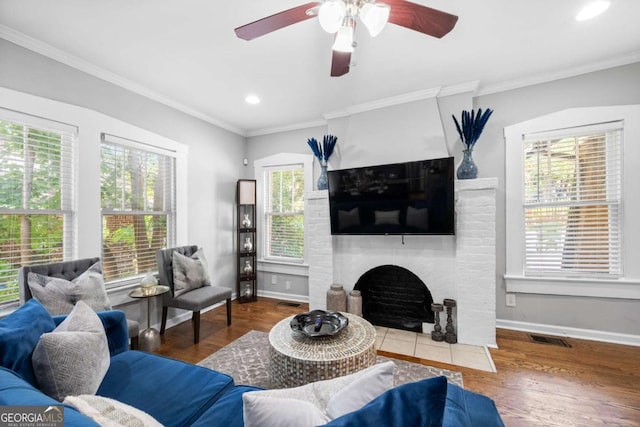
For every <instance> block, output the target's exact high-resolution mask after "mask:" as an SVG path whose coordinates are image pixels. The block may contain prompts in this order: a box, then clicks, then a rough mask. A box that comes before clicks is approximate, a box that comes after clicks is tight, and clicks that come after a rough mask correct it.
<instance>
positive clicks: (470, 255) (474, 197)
mask: <svg viewBox="0 0 640 427" xmlns="http://www.w3.org/2000/svg"><path fill="white" fill-rule="evenodd" d="M497 184H498V182H497V179H496V178H482V179H474V180H463V181H456V235H455V236H414V235H407V236H404V238H403V236H332V235H331V229H330V222H329V201H328V193H327V192H326V191H313V192H311V193H307V195H306V198H305V199H306V200H305V218H306V225H305V227H306V228H305V231H306V233H305V234H306V235H307V240H306V241H307V245H308V246H307V250H308V251H309V253H310V254H311V255H310V256H309V306H310V309H312V310H314V309H325V308H326V292H327V290H328V289H329V287H330V286H331V284H332V283H339V284H341V285H343V286H344V288H345V290H347V291H349V290H351V289H353V287H354V286H355V284H356V283H357V281H358V279H359V278H360V277H361V276H362V275H363V274H364V273H366V272H367V271H369V270H371V269H374V268H376V267H378V266H382V265H396V266H400V267H403V268H405V269H407V270H409V271H410V272H412V273H413V274H415V275H416V276H417V277H418V278H419V279H420V280H422V281H423V282H425V283H428V287H429V291H430V293H431V295H432V297H433V301H434V302H442V300H443V299H444V298H453V299H455V300H456V301H457V307H456V308H455V309H454V317H455V323H456V332H457V334H458V342H460V343H464V344H474V345H488V346H492V347H495V346H496V339H495V323H496V306H495V304H496V273H495V262H496V258H495V216H496V215H495V212H496V188H497ZM425 332H430V331H425Z"/></svg>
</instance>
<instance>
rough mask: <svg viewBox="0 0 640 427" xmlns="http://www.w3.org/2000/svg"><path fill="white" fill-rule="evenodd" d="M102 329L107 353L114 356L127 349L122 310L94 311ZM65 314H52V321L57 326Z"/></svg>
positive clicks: (125, 320) (127, 337) (126, 333)
mask: <svg viewBox="0 0 640 427" xmlns="http://www.w3.org/2000/svg"><path fill="white" fill-rule="evenodd" d="M96 314H97V315H98V317H99V318H100V320H101V321H102V325H103V326H104V330H105V332H106V333H107V341H108V343H109V353H111V356H112V357H113V356H115V355H116V354H118V353H122V352H123V351H126V350H128V349H129V329H128V327H127V318H126V316H125V314H124V311H120V310H108V311H98V312H97V313H96ZM66 318H67V316H66V315H64V316H53V321H54V322H55V324H56V326H58V325H59V324H60V323H62V321H63V320H64V319H66Z"/></svg>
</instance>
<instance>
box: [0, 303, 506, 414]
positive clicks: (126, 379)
mask: <svg viewBox="0 0 640 427" xmlns="http://www.w3.org/2000/svg"><path fill="white" fill-rule="evenodd" d="M43 312H44V313H46V315H45V314H43ZM47 316H48V313H47V312H46V310H45V309H44V307H43V306H42V305H41V304H40V303H38V302H37V301H36V300H33V299H32V300H29V301H28V302H27V303H26V304H24V305H23V306H22V307H20V309H18V310H17V311H16V312H14V313H13V314H11V315H10V316H9V317H7V318H5V319H2V320H0V405H2V406H6V405H11V406H13V405H20V406H24V405H41V406H50V405H60V402H58V401H56V400H54V399H53V398H51V397H49V396H47V395H45V394H44V393H43V392H41V391H40V390H38V388H37V383H36V380H35V378H34V374H33V369H32V367H31V353H32V352H33V348H34V347H35V345H36V344H37V342H38V339H39V337H40V335H41V334H42V333H43V332H50V331H51V330H53V329H54V328H55V326H56V325H57V324H59V323H60V322H61V321H62V320H63V319H64V316H56V317H53V318H52V317H51V316H48V318H47ZM98 316H99V318H100V320H101V321H102V324H103V325H104V327H105V331H106V333H107V341H108V344H109V351H110V354H111V362H110V366H109V369H108V371H107V373H106V375H105V377H104V379H103V381H102V383H101V385H100V387H99V389H98V391H97V393H96V394H97V395H99V396H103V397H109V398H113V399H116V400H118V401H120V402H123V403H126V404H128V405H130V406H133V407H135V408H137V409H140V410H142V411H144V412H146V413H148V414H150V415H151V416H153V417H154V418H155V419H156V420H157V421H158V422H160V423H162V424H163V425H166V426H217V425H219V426H224V427H236V426H238V427H241V426H243V411H242V405H243V403H242V394H243V393H245V392H247V391H253V390H258V389H257V388H255V387H249V386H241V385H235V384H234V382H233V379H232V378H231V377H229V376H228V375H225V374H223V373H220V372H216V371H212V370H210V369H207V368H203V367H199V366H196V365H192V364H188V363H184V362H181V361H177V360H173V359H169V358H166V357H162V356H158V355H153V354H148V353H144V352H140V351H135V350H129V349H128V336H127V323H126V319H125V315H124V313H123V312H121V311H116V310H113V311H104V312H99V313H98ZM283 410H286V408H283ZM64 417H65V426H95V425H97V424H96V423H94V422H93V421H92V420H91V419H89V418H88V417H86V416H84V415H83V414H82V413H80V412H78V411H76V410H75V409H74V408H73V407H70V406H69V407H67V406H65V407H64ZM369 421H375V424H377V425H380V426H387V425H388V426H407V425H416V426H418V425H424V426H427V425H428V426H440V425H445V426H455V427H459V426H487V427H490V426H503V423H502V421H501V419H500V416H499V414H498V412H497V410H496V407H495V405H494V403H493V401H492V400H491V399H489V398H487V397H485V396H481V395H479V394H476V393H472V392H469V391H466V390H464V389H462V388H460V387H457V386H455V385H451V384H449V385H447V382H446V380H445V379H444V378H443V377H440V378H435V379H432V380H424V381H419V382H415V383H411V384H406V385H404V386H399V387H396V388H394V389H392V390H390V391H389V392H387V393H385V394H383V395H382V396H380V397H379V398H378V399H375V400H374V401H372V402H371V403H370V404H368V405H366V406H365V407H364V408H362V409H361V410H360V411H356V412H354V413H351V414H347V415H345V416H343V417H341V418H338V419H336V420H333V421H332V422H331V423H329V425H333V426H359V425H362V426H366V425H372V424H368V422H369Z"/></svg>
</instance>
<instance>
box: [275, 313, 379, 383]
mask: <svg viewBox="0 0 640 427" xmlns="http://www.w3.org/2000/svg"><path fill="white" fill-rule="evenodd" d="M342 314H343V315H344V316H346V317H347V318H348V319H349V325H348V326H347V327H346V328H344V329H343V330H342V331H340V332H339V333H338V334H336V335H334V336H328V337H314V338H310V337H307V336H305V335H303V334H300V333H296V332H294V331H292V330H291V326H290V323H291V319H293V316H291V317H288V318H286V319H284V320H281V321H280V322H278V323H277V324H276V325H275V326H274V327H273V328H272V329H271V332H269V346H270V349H269V356H270V364H269V379H270V381H271V387H273V388H286V387H296V386H300V385H304V384H307V383H310V382H314V381H319V380H327V379H331V378H336V377H340V376H343V375H348V374H352V373H354V372H357V371H359V370H361V369H364V368H367V367H369V366H371V365H373V364H375V362H376V330H375V328H374V327H373V325H372V324H371V323H369V322H367V321H366V320H364V319H363V318H361V317H359V316H356V315H353V314H350V313H342Z"/></svg>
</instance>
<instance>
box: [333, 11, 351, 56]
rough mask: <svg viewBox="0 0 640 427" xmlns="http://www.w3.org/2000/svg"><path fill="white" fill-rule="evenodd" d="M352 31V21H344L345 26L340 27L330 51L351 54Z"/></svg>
mask: <svg viewBox="0 0 640 427" xmlns="http://www.w3.org/2000/svg"><path fill="white" fill-rule="evenodd" d="M353 30H354V28H353V20H350V19H345V24H344V25H343V26H342V27H340V29H339V30H338V33H337V34H336V39H335V41H334V42H333V47H332V49H333V50H336V51H338V52H348V53H351V52H353V50H354V47H353Z"/></svg>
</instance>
